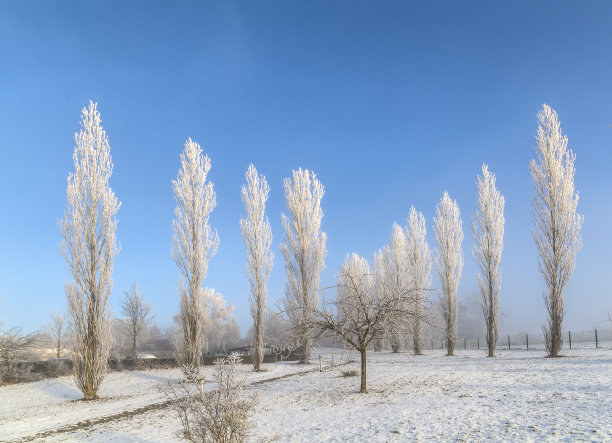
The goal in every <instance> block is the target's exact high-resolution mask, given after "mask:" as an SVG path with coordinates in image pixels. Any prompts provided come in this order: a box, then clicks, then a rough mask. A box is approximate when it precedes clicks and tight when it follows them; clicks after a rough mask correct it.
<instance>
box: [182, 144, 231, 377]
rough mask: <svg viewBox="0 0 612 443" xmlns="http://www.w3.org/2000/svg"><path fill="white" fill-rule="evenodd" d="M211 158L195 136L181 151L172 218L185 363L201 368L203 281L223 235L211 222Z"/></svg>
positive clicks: (213, 206)
mask: <svg viewBox="0 0 612 443" xmlns="http://www.w3.org/2000/svg"><path fill="white" fill-rule="evenodd" d="M209 170H210V159H209V158H208V156H207V155H203V153H202V148H200V145H199V144H197V143H196V142H194V141H192V140H191V138H190V139H189V140H187V142H185V150H184V151H183V153H182V154H181V169H180V170H179V172H178V176H177V178H176V180H173V181H172V189H173V191H174V198H175V200H176V208H175V210H174V215H175V219H174V220H173V221H172V231H173V234H174V235H173V239H172V258H173V259H174V261H175V262H176V265H177V266H178V268H179V271H180V274H181V280H180V282H179V295H180V305H181V308H180V318H181V327H182V330H183V350H184V353H185V355H184V356H183V357H184V359H185V364H186V365H187V366H191V367H194V368H197V367H198V366H199V363H200V358H201V355H202V346H201V345H202V343H201V335H202V334H201V332H202V322H203V319H204V315H203V312H202V306H203V297H202V285H203V283H204V278H205V277H206V273H207V270H208V261H209V260H210V259H211V258H212V256H213V255H214V254H215V253H216V251H217V247H218V245H219V237H218V235H217V233H216V231H215V232H214V233H213V232H212V230H211V227H210V225H209V223H208V220H209V217H210V213H211V212H212V210H213V209H214V208H215V206H216V200H215V191H214V190H213V184H212V183H211V182H210V181H207V180H206V178H207V175H208V171H209Z"/></svg>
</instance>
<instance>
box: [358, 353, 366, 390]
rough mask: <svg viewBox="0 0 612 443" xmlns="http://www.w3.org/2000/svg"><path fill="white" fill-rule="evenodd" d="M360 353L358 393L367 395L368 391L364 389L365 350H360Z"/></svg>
mask: <svg viewBox="0 0 612 443" xmlns="http://www.w3.org/2000/svg"><path fill="white" fill-rule="evenodd" d="M360 353H361V389H360V390H359V392H360V393H363V394H367V393H368V389H367V388H366V350H365V349H362V350H361V351H360Z"/></svg>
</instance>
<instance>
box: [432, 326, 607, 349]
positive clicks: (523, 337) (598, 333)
mask: <svg viewBox="0 0 612 443" xmlns="http://www.w3.org/2000/svg"><path fill="white" fill-rule="evenodd" d="M430 345H431V349H432V350H433V349H446V342H445V340H444V339H438V340H435V339H432V340H431V343H430ZM486 348H487V342H486V340H485V338H484V337H459V338H458V339H457V342H456V343H455V349H464V350H468V349H486ZM597 348H608V349H610V348H612V329H591V330H586V331H565V332H564V333H563V346H562V349H597ZM496 349H507V350H513V349H514V350H520V349H541V350H545V349H546V345H545V342H544V334H543V333H542V332H540V333H523V334H516V335H504V336H500V337H499V339H498V341H497V346H496Z"/></svg>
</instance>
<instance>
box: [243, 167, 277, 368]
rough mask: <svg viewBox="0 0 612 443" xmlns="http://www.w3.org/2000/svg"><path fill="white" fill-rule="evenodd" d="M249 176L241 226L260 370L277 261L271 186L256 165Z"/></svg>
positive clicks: (256, 363) (254, 346) (255, 359)
mask: <svg viewBox="0 0 612 443" xmlns="http://www.w3.org/2000/svg"><path fill="white" fill-rule="evenodd" d="M245 177H246V186H242V202H243V203H244V209H245V211H246V218H241V219H240V229H241V230H242V239H243V241H244V244H245V245H246V248H247V261H248V271H247V277H248V279H249V283H250V288H251V293H250V297H249V303H250V307H251V315H252V316H253V326H254V334H253V344H252V350H253V351H252V354H253V367H254V369H255V370H256V371H258V370H259V367H260V365H261V362H262V361H263V357H264V342H263V340H264V327H265V314H266V299H267V296H268V293H267V289H266V282H267V281H268V277H269V276H270V271H271V270H272V263H273V260H274V254H273V253H272V251H270V246H271V244H272V229H271V228H270V222H269V221H268V218H267V217H266V215H265V212H266V201H267V200H268V194H269V193H270V187H269V186H268V182H267V181H266V178H265V177H264V176H263V174H261V175H260V174H258V173H257V169H255V166H253V165H252V164H251V165H249V168H248V169H247V172H246V174H245Z"/></svg>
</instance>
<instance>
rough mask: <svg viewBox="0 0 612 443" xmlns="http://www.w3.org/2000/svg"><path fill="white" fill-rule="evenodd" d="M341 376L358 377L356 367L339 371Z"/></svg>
mask: <svg viewBox="0 0 612 443" xmlns="http://www.w3.org/2000/svg"><path fill="white" fill-rule="evenodd" d="M341 372H342V376H343V377H358V376H359V371H358V370H357V369H348V370H346V371H341Z"/></svg>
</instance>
